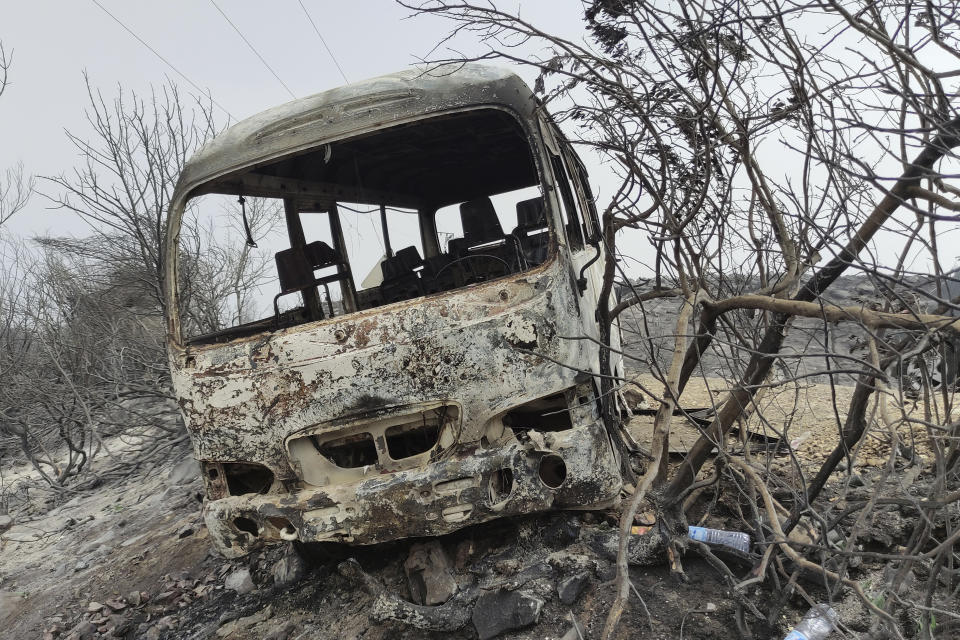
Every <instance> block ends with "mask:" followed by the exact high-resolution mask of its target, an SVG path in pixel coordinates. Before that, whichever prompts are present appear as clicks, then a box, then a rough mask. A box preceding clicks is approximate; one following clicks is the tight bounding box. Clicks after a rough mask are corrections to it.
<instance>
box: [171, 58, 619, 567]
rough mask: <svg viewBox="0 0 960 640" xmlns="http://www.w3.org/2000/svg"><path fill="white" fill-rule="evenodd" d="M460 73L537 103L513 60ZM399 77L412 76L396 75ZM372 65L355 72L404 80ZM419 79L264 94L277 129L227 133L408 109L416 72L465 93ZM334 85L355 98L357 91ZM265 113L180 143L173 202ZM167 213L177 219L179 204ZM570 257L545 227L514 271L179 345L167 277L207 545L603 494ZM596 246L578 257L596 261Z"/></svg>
mask: <svg viewBox="0 0 960 640" xmlns="http://www.w3.org/2000/svg"><path fill="white" fill-rule="evenodd" d="M465 74H466V75H464V76H461V77H460V79H459V82H460V83H461V85H460V86H461V88H462V87H464V86H468V85H469V86H470V88H471V91H476V90H477V86H478V83H479V82H480V81H486V82H490V83H496V82H500V83H501V84H498V85H496V86H497V87H499V90H500V91H501V92H505V93H503V94H502V95H501V94H497V93H496V92H494V94H495V95H500V96H501V98H500V99H501V100H502V101H503V102H504V103H505V104H510V105H511V106H512V107H514V108H517V109H520V108H521V106H520V105H521V104H522V105H525V106H523V107H522V108H523V109H524V111H523V113H522V115H523V117H525V118H527V120H528V121H529V122H530V123H532V122H534V118H535V117H536V115H535V111H534V107H535V103H534V102H533V101H532V99H530V98H532V94H529V90H528V89H526V88H525V87H523V85H522V82H519V80H517V79H515V76H512V75H510V74H507V75H504V74H503V73H502V72H497V73H493V72H483V73H481V72H479V71H476V70H472V71H471V70H468V71H467V72H465ZM508 75H509V78H508V77H507V76H508ZM399 77H400V76H398V78H399ZM402 80H403V82H402V83H401V84H403V85H404V86H407V85H410V84H411V83H414V79H411V77H409V75H404V76H403V77H402ZM370 82H371V84H370V85H369V86H367V87H366V90H367V91H374V90H375V89H376V90H380V89H383V87H386V86H394V85H396V84H397V82H400V81H399V80H396V81H394V80H389V81H387V80H383V81H370ZM419 82H421V85H422V86H420V87H419V88H418V89H416V91H413V90H411V91H412V93H409V95H408V96H407V97H408V98H409V100H408V99H407V97H405V98H403V99H397V100H396V101H393V102H391V103H390V104H389V105H387V104H379V105H378V106H377V108H376V110H375V111H376V113H375V114H374V113H372V112H366V111H364V112H363V113H362V114H361V113H360V112H358V111H351V110H350V109H346V107H344V106H343V105H340V106H337V105H336V104H334V103H333V102H331V101H332V99H333V98H332V97H331V96H329V95H326V94H321V95H320V96H314V97H311V98H308V99H304V100H305V101H306V102H303V103H301V104H300V106H299V107H298V108H294V107H293V106H287V107H283V108H279V109H278V110H274V112H273V116H272V117H274V118H275V119H276V122H277V127H276V128H275V129H276V130H275V131H274V130H273V129H271V131H272V133H270V134H269V135H268V136H266V137H265V138H263V139H262V140H260V139H258V144H260V145H261V146H260V147H257V145H253V144H251V145H250V148H247V147H243V149H244V150H243V154H241V155H242V156H243V161H244V162H247V163H249V164H251V165H252V164H254V163H256V162H261V161H264V160H267V159H270V158H273V157H277V156H278V155H282V154H281V151H283V152H292V151H295V150H297V149H303V148H307V147H308V146H309V144H308V143H312V144H317V143H318V141H319V140H321V139H322V138H323V133H322V131H321V129H318V128H316V127H315V126H314V125H315V124H316V123H315V122H314V119H316V118H319V119H320V120H317V122H320V121H321V120H322V122H323V123H324V126H325V127H327V129H326V130H332V131H339V130H340V129H344V130H346V129H349V128H350V127H359V126H360V124H362V123H364V122H365V123H366V125H365V126H366V127H367V128H368V129H373V128H376V127H377V126H380V125H382V121H381V122H379V123H378V124H377V123H374V122H373V121H371V120H370V118H373V117H374V116H375V115H377V114H379V116H378V117H380V118H383V117H384V116H385V115H386V114H389V113H391V109H400V108H401V107H402V108H406V109H411V110H414V111H411V112H410V113H407V114H406V115H405V116H404V117H405V118H409V117H413V116H412V115H411V113H415V110H416V109H420V110H421V116H423V115H424V114H425V113H429V112H430V111H431V107H429V101H428V98H429V96H430V95H431V94H430V92H431V91H434V92H435V93H436V95H438V96H439V97H438V98H437V100H439V101H440V102H445V101H449V100H451V99H453V98H452V97H451V96H454V95H457V96H459V97H457V98H456V99H457V100H458V101H459V102H460V103H461V104H463V103H464V101H467V102H469V100H470V99H474V100H477V98H476V96H473V94H471V93H470V92H469V91H468V92H467V93H466V94H463V93H462V92H461V93H460V94H457V93H456V91H455V88H456V86H457V78H455V77H454V78H450V77H446V78H444V79H442V80H440V79H437V78H427V79H423V80H420V81H419ZM414 84H415V83H414ZM491 86H493V85H491ZM377 87H379V88H380V89H377ZM517 87H523V88H524V90H526V91H527V94H526V95H527V96H528V97H527V98H522V97H521V98H517V97H516V96H514V97H512V98H510V100H507V98H506V97H504V96H506V95H507V94H509V91H507V89H508V88H517ZM516 90H517V91H519V88H517V89H516ZM341 93H342V94H343V95H346V96H348V97H350V99H351V100H357V99H359V98H358V96H360V95H361V94H362V91H361V89H360V88H359V87H353V88H352V89H350V91H347V92H346V93H344V92H343V91H341ZM338 95H339V94H338ZM405 95H407V94H405ZM464 95H466V97H464ZM510 95H512V94H510ZM470 96H473V97H472V98H471V97H470ZM334 97H335V96H334ZM341 97H343V96H341ZM487 98H489V92H487ZM490 99H492V98H490ZM308 103H309V104H308ZM338 104H339V103H338ZM351 104H353V103H351ZM356 104H359V102H357V103H356ZM309 105H314V106H313V107H309ZM425 105H427V106H425ZM308 107H309V108H308ZM298 109H300V110H299V111H298ZM345 109H346V111H350V113H351V115H350V117H349V119H348V120H349V122H347V120H337V119H336V118H337V117H341V116H342V117H344V118H345V117H346V116H343V114H344V113H346V111H344V110H345ZM269 113H270V112H268V114H269ZM305 114H312V115H310V116H309V117H308V116H307V115H305ZM336 114H340V116H336V117H335V115H336ZM321 116H322V117H321ZM269 118H270V117H268V115H261V116H256V117H254V118H253V119H251V122H245V123H240V124H239V125H236V126H235V127H233V128H231V129H230V130H228V131H227V132H226V133H225V134H224V135H225V137H226V140H219V141H215V142H214V143H212V144H211V145H208V147H206V148H205V149H204V150H203V151H202V152H201V153H200V154H199V156H198V158H197V159H195V160H193V161H191V164H190V166H189V167H188V170H187V171H185V174H184V176H183V177H182V179H181V186H180V187H179V188H178V189H179V191H178V193H179V194H180V195H178V196H177V198H175V201H176V202H179V203H180V204H176V205H175V207H177V206H181V207H182V203H183V202H184V201H185V198H186V195H187V193H188V192H190V191H192V190H194V189H196V188H198V187H199V186H202V184H203V181H204V180H212V179H214V178H216V177H218V176H220V175H222V174H223V173H224V172H225V171H227V170H228V169H235V168H236V167H237V166H238V165H236V162H238V159H237V158H235V157H226V156H225V155H222V154H223V153H226V151H229V150H230V149H231V148H237V145H238V144H240V142H241V141H242V140H244V139H246V138H245V137H244V136H246V137H249V136H251V135H253V133H252V132H254V131H261V132H262V131H264V130H265V129H264V127H265V126H266V125H267V124H268V122H269ZM331 118H332V120H331ZM281 120H282V122H281ZM358 123H360V124H358ZM281 125H282V126H281ZM530 128H531V129H533V130H535V127H533V126H531V127H530ZM263 135H266V134H263ZM331 135H332V134H331ZM311 141H312V142H311ZM536 149H537V150H539V151H538V152H542V149H543V147H542V145H540V146H537V147H536ZM258 154H259V155H258ZM551 197H553V198H555V197H556V196H551ZM172 218H173V221H172V222H171V225H172V226H171V229H172V230H173V232H172V233H171V236H173V237H175V236H176V233H175V231H176V224H178V215H177V214H176V211H175V213H174V215H172ZM171 244H175V243H171ZM590 253H591V255H592V253H593V251H591V252H590ZM168 257H169V258H171V259H172V260H173V263H174V266H172V267H171V271H169V272H168V277H169V278H171V280H170V281H173V282H176V281H177V279H176V271H175V259H176V253H175V248H174V249H172V250H171V253H168ZM578 259H579V258H577V257H576V256H571V253H570V251H569V250H567V249H566V248H565V247H564V246H563V245H562V244H561V245H560V246H559V249H558V248H557V245H556V244H554V245H553V251H552V253H551V257H549V258H548V259H546V261H544V262H543V263H542V264H539V266H536V267H534V268H531V269H528V270H526V271H523V272H521V273H515V274H512V275H509V276H505V277H501V278H498V279H495V280H491V281H488V282H482V283H480V284H473V285H469V286H465V287H461V288H459V289H454V290H451V291H445V292H443V293H439V294H433V295H428V296H424V297H417V298H413V299H410V300H405V301H402V302H397V303H393V304H387V305H384V306H380V307H375V308H370V309H365V310H361V311H357V312H353V313H348V314H346V315H341V316H338V317H334V318H327V319H323V320H318V321H314V322H307V323H304V324H298V325H296V326H292V327H286V328H281V329H276V330H272V331H264V332H261V333H257V334H255V335H251V336H247V337H241V338H235V339H233V340H230V341H227V342H222V343H215V344H203V345H194V346H185V345H184V344H183V340H182V337H181V336H180V335H179V326H178V320H177V318H176V308H177V307H176V293H175V292H173V293H171V296H172V297H171V298H170V305H169V306H170V308H171V309H172V310H173V312H172V313H171V319H170V323H169V326H170V328H171V329H170V337H169V345H170V349H169V351H170V364H171V371H172V376H173V382H174V387H175V391H176V394H177V396H178V398H179V404H180V408H181V410H182V412H183V415H184V419H185V421H186V424H187V428H188V430H189V432H190V435H191V438H192V442H193V446H194V451H195V455H196V457H197V459H198V460H201V461H202V462H203V463H204V470H205V474H206V475H205V481H206V483H207V493H208V499H207V502H206V505H205V509H204V516H205V519H206V522H207V525H208V527H209V529H210V531H211V534H212V536H213V539H214V540H215V542H216V544H217V545H218V547H219V548H220V549H221V550H222V551H223V552H224V553H225V554H227V555H230V556H236V555H241V554H243V553H247V552H249V551H250V550H252V549H254V548H256V547H257V546H259V545H262V544H265V543H271V542H280V541H283V540H291V539H297V540H301V541H339V542H344V543H350V544H371V543H376V542H383V541H387V540H393V539H397V538H403V537H410V536H430V535H441V534H444V533H448V532H451V531H454V530H456V529H459V528H461V527H464V526H469V525H471V524H475V523H479V522H483V521H486V520H490V519H492V518H498V517H504V516H509V515H516V514H523V513H529V512H533V511H540V510H546V509H555V508H565V509H572V508H590V507H598V506H604V505H609V504H611V503H612V502H613V501H615V500H617V498H618V495H619V491H620V488H621V479H620V476H619V471H618V469H619V465H618V463H617V460H616V457H615V454H614V452H613V448H612V447H611V445H610V442H609V439H608V436H607V434H606V431H605V430H604V428H603V427H602V425H601V424H600V422H599V420H598V416H597V414H598V412H597V410H596V397H595V395H594V390H593V385H592V382H590V379H589V376H588V377H587V378H586V379H587V382H584V381H583V380H584V377H583V375H582V374H581V372H582V371H587V372H589V371H593V372H596V371H597V370H598V367H599V355H598V349H597V347H596V343H595V342H594V341H591V340H567V339H561V338H560V337H559V336H594V337H595V336H597V333H598V332H597V327H596V325H595V320H594V314H593V313H592V311H591V312H589V313H582V309H583V308H587V307H589V305H590V304H591V303H590V301H589V299H588V298H581V295H582V294H581V292H580V291H579V290H578V289H577V287H576V286H571V284H570V283H571V276H570V274H571V273H573V272H574V271H575V270H577V269H578V268H579V266H580V263H578V262H577V260H578ZM602 264H603V261H597V263H596V265H594V266H593V267H590V269H591V270H590V271H588V272H587V275H588V276H590V277H591V278H593V279H596V278H598V277H599V276H598V273H599V271H598V269H600V265H602ZM594 272H596V273H594ZM558 398H559V400H557V399H558ZM545 399H548V400H545ZM544 402H551V403H553V404H551V405H550V407H551V411H553V412H556V411H568V412H569V416H570V419H569V421H567V422H565V423H564V424H563V425H562V426H560V427H558V426H556V424H555V422H556V421H552V422H551V421H550V420H547V419H543V420H540V419H537V418H536V416H538V415H540V413H537V412H538V411H540V412H541V413H543V410H542V409H537V407H542V406H543V403H544ZM557 402H560V403H561V404H559V405H558V404H556V403H557ZM525 407H527V408H528V409H524V408H525ZM530 407H534V409H529V408H530ZM546 413H547V414H549V413H550V412H549V411H548V412H546ZM545 415H546V414H545ZM531 416H533V417H531ZM508 417H509V418H510V426H507V425H506V424H505V421H506V420H507V418H508ZM525 421H529V422H525ZM551 425H552V426H551ZM234 463H236V464H234ZM243 474H248V475H243ZM249 474H253V475H249ZM251 478H253V479H254V480H256V482H253V481H252V480H251ZM253 486H256V487H258V488H257V489H256V490H255V491H248V489H250V487H253ZM237 487H239V488H240V489H236V488H237ZM237 491H242V493H237Z"/></svg>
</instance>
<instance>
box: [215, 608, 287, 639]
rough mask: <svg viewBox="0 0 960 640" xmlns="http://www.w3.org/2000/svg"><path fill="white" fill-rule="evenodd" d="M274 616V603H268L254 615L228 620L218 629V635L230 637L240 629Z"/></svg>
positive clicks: (219, 636)
mask: <svg viewBox="0 0 960 640" xmlns="http://www.w3.org/2000/svg"><path fill="white" fill-rule="evenodd" d="M272 616H273V605H269V604H268V605H267V606H266V607H264V608H263V609H261V610H260V611H257V612H256V613H254V614H252V615H249V616H246V617H245V618H237V619H236V620H233V621H231V622H227V623H226V624H224V625H223V626H221V627H220V628H219V629H217V633H216V635H217V637H218V638H227V637H230V636H231V635H232V634H234V633H236V632H238V631H243V630H245V629H249V628H250V627H252V626H254V625H256V624H260V623H261V622H266V621H267V620H269V619H270V618H271V617H272Z"/></svg>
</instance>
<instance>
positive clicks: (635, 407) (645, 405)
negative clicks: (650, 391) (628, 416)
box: [622, 386, 650, 414]
mask: <svg viewBox="0 0 960 640" xmlns="http://www.w3.org/2000/svg"><path fill="white" fill-rule="evenodd" d="M622 392H623V399H624V400H625V401H626V403H627V408H628V409H630V412H631V413H634V414H636V413H639V412H641V411H644V410H646V409H649V408H650V403H649V402H648V401H647V396H646V394H645V393H643V392H642V391H640V390H639V389H637V388H635V387H632V386H630V387H624V388H623V390H622Z"/></svg>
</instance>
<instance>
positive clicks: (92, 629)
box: [65, 620, 97, 640]
mask: <svg viewBox="0 0 960 640" xmlns="http://www.w3.org/2000/svg"><path fill="white" fill-rule="evenodd" d="M96 634H97V625H95V624H93V623H92V622H90V621H89V620H83V621H82V622H80V623H78V624H77V626H75V627H74V628H73V629H71V630H70V633H68V634H67V636H66V639H65V640H92V638H93V637H94V636H95V635H96Z"/></svg>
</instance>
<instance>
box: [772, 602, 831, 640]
mask: <svg viewBox="0 0 960 640" xmlns="http://www.w3.org/2000/svg"><path fill="white" fill-rule="evenodd" d="M836 628H837V612H836V611H834V610H833V607H831V606H829V605H826V604H815V605H813V606H812V607H810V611H807V615H805V616H803V620H801V621H800V624H798V625H797V626H796V627H794V629H793V631H791V632H790V633H788V634H787V637H786V638H784V639H783V640H824V638H826V637H827V636H829V635H830V634H831V633H833V630H834V629H836Z"/></svg>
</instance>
